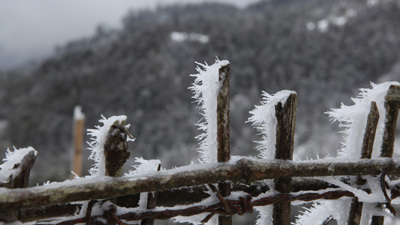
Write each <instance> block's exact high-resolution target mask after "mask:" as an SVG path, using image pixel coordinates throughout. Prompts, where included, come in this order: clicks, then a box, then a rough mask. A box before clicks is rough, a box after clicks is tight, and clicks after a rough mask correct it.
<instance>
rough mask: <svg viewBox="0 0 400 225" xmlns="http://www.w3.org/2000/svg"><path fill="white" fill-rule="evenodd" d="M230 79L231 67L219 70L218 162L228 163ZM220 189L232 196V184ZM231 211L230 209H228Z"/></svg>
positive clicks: (223, 223) (225, 223) (227, 221)
mask: <svg viewBox="0 0 400 225" xmlns="http://www.w3.org/2000/svg"><path fill="white" fill-rule="evenodd" d="M229 79H230V65H229V64H228V65H226V66H223V67H221V68H220V69H219V82H220V85H221V88H220V91H219V93H218V97H217V141H218V153H217V159H218V162H228V161H229V159H230V158H231V150H230V130H229V129H230V128H229V104H230V103H229V100H230V90H229ZM218 189H219V191H220V193H221V194H222V196H228V195H230V194H231V184H230V183H226V182H223V183H219V184H218ZM226 210H229V209H226ZM218 221H219V224H220V225H231V224H232V217H231V216H222V215H221V216H219V217H218Z"/></svg>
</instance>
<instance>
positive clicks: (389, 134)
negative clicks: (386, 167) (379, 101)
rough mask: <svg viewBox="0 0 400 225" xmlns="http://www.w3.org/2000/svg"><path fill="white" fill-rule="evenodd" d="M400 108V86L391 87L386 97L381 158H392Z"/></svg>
mask: <svg viewBox="0 0 400 225" xmlns="http://www.w3.org/2000/svg"><path fill="white" fill-rule="evenodd" d="M399 106H400V86H396V85H392V86H390V88H389V90H388V92H387V95H386V97H385V108H386V119H385V131H384V134H383V143H382V149H381V157H388V158H392V156H393V147H394V139H395V136H396V125H397V117H398V115H399Z"/></svg>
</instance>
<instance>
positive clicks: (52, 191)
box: [0, 159, 400, 210]
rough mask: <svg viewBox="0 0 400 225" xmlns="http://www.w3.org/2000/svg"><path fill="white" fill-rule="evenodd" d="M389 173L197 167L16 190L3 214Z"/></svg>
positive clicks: (354, 166)
mask: <svg viewBox="0 0 400 225" xmlns="http://www.w3.org/2000/svg"><path fill="white" fill-rule="evenodd" d="M382 168H387V174H388V175H400V161H396V160H392V159H371V160H367V159H364V160H359V161H353V162H326V161H325V162H318V161H314V162H292V161H284V160H274V161H272V162H271V161H262V160H253V159H241V160H238V161H236V162H232V163H229V162H228V163H224V164H214V165H209V167H207V168H204V166H202V167H198V168H197V169H194V168H193V167H192V166H187V167H181V168H178V169H175V170H167V171H159V172H155V173H154V174H148V175H147V176H146V177H140V176H135V177H120V178H111V177H110V178H109V179H103V180H100V181H99V180H96V179H94V178H93V179H90V178H89V179H87V180H88V181H87V182H88V183H86V184H73V185H72V184H68V181H66V182H65V184H62V183H61V184H60V187H51V186H50V187H40V186H39V187H31V188H25V189H10V190H7V193H6V194H2V195H0V209H1V210H15V209H21V208H32V207H41V206H46V205H53V204H62V203H69V202H75V201H86V200H92V199H104V198H112V197H117V196H123V195H128V194H135V193H141V192H152V191H161V190H165V189H173V188H181V187H188V186H196V185H202V184H209V183H219V182H224V181H227V180H229V181H231V182H240V183H247V184H250V183H251V182H254V181H257V180H264V179H273V178H276V177H285V176H291V177H294V176H296V177H313V176H342V175H349V176H351V175H354V176H355V175H358V174H362V175H379V174H381V169H382Z"/></svg>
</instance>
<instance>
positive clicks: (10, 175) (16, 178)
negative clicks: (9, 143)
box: [0, 147, 37, 223]
mask: <svg viewBox="0 0 400 225" xmlns="http://www.w3.org/2000/svg"><path fill="white" fill-rule="evenodd" d="M14 151H21V153H18V155H15V156H11V157H18V158H17V159H12V160H11V159H10V161H11V162H16V161H19V163H17V164H11V163H10V162H5V163H4V164H7V163H8V164H9V165H4V164H3V167H2V169H3V170H6V171H4V173H5V174H7V180H3V181H1V182H0V187H5V188H25V187H27V186H28V184H29V176H30V171H31V169H32V166H33V164H34V163H35V159H36V155H37V151H36V150H35V149H33V148H31V147H29V148H25V149H20V150H14ZM13 154H17V153H13ZM18 218H19V211H7V210H2V211H0V221H2V222H5V223H11V222H15V221H17V220H18Z"/></svg>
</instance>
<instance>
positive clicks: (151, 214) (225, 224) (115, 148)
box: [0, 61, 400, 225]
mask: <svg viewBox="0 0 400 225" xmlns="http://www.w3.org/2000/svg"><path fill="white" fill-rule="evenodd" d="M200 66H201V67H202V68H198V72H199V74H196V75H194V76H195V77H196V80H195V83H194V86H193V88H192V90H193V91H194V93H195V96H194V97H195V98H196V100H197V102H198V103H199V105H200V108H201V110H202V115H203V116H204V119H203V120H202V122H201V123H199V130H201V131H204V132H205V133H204V134H201V135H200V136H199V137H198V139H199V141H200V148H199V153H200V158H199V161H200V162H201V163H200V164H194V165H188V166H183V167H179V168H175V169H171V170H163V169H161V163H160V161H159V160H145V159H142V158H137V159H136V161H137V162H139V163H140V165H139V166H137V167H136V168H135V170H133V171H130V172H129V173H127V174H122V173H121V168H122V166H123V164H124V163H125V162H126V160H127V159H128V157H129V152H128V151H127V149H128V141H129V140H132V139H133V138H132V137H131V135H130V134H129V132H128V129H129V125H126V120H127V118H126V117H125V116H114V117H111V118H108V119H107V118H103V119H102V120H101V122H102V123H103V126H98V127H97V129H92V130H89V132H90V134H91V135H92V143H91V150H92V155H91V158H93V159H94V160H95V162H96V163H95V165H94V166H93V168H92V169H91V175H90V176H87V177H84V178H79V177H77V178H75V179H73V180H68V181H64V182H60V183H49V184H44V185H42V186H37V187H27V183H28V182H27V181H28V180H29V171H30V169H31V167H32V165H33V163H34V161H35V158H36V155H37V152H36V151H35V150H34V149H33V148H31V147H29V148H26V149H19V150H14V151H8V153H7V157H6V159H5V163H4V164H2V165H1V166H0V168H1V170H0V179H1V183H0V186H1V187H3V188H0V220H1V221H3V222H6V223H11V222H15V221H21V222H28V221H37V222H36V223H37V224H82V223H85V224H139V223H140V224H153V223H154V220H164V219H170V218H173V219H175V221H177V222H185V221H186V222H190V223H193V224H201V223H204V224H217V223H218V224H221V225H230V224H232V223H233V222H234V221H232V217H231V216H232V215H235V214H239V215H242V214H244V213H253V211H254V210H256V211H258V212H259V213H260V216H259V219H258V220H257V224H274V225H289V224H290V222H291V221H290V215H291V205H292V203H293V202H308V201H313V202H314V204H313V206H312V207H311V208H308V209H306V211H305V212H304V213H303V214H302V215H300V216H299V217H298V218H297V220H296V221H295V223H296V224H324V225H326V224H329V223H330V222H331V221H332V220H334V219H335V220H336V221H337V222H338V223H339V224H350V225H356V224H372V225H379V224H384V219H385V218H387V221H388V222H390V221H391V219H392V218H394V216H395V215H396V210H395V208H394V207H393V206H392V205H394V204H399V203H400V202H399V201H398V199H397V198H398V197H399V196H400V181H398V180H396V179H397V178H398V177H399V176H400V160H396V159H392V155H393V150H394V149H393V146H394V137H395V130H396V122H397V117H398V112H399V107H400V86H399V83H396V82H392V83H384V84H381V85H373V87H372V89H362V92H361V94H360V96H359V97H358V98H356V99H353V100H354V102H355V105H354V106H342V108H340V109H336V110H332V111H331V112H330V113H329V114H330V116H332V118H333V120H338V121H339V122H340V126H342V127H344V128H345V129H346V130H345V131H344V133H345V135H346V141H345V143H344V146H343V148H342V149H341V150H340V153H339V156H338V157H337V158H326V159H320V160H312V161H311V160H310V161H297V162H296V161H292V155H293V151H294V147H293V146H294V131H295V120H296V106H297V95H296V93H295V92H292V91H281V92H278V93H276V94H275V95H269V94H267V93H264V94H263V95H264V98H263V101H262V102H261V105H260V106H256V108H255V109H254V110H253V111H251V114H252V116H251V118H250V119H249V122H252V123H253V126H255V127H256V128H257V129H258V130H259V131H260V134H261V136H262V138H261V141H259V144H260V145H259V146H258V148H257V149H258V150H259V151H260V156H259V157H260V158H248V157H231V155H230V141H229V139H230V137H229V77H230V67H229V62H228V61H217V62H216V63H215V64H214V65H211V66H208V65H200ZM379 112H381V113H382V116H380V114H379ZM374 149H375V151H373V150H374ZM328 200H329V201H328ZM45 218H46V220H43V219H45Z"/></svg>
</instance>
